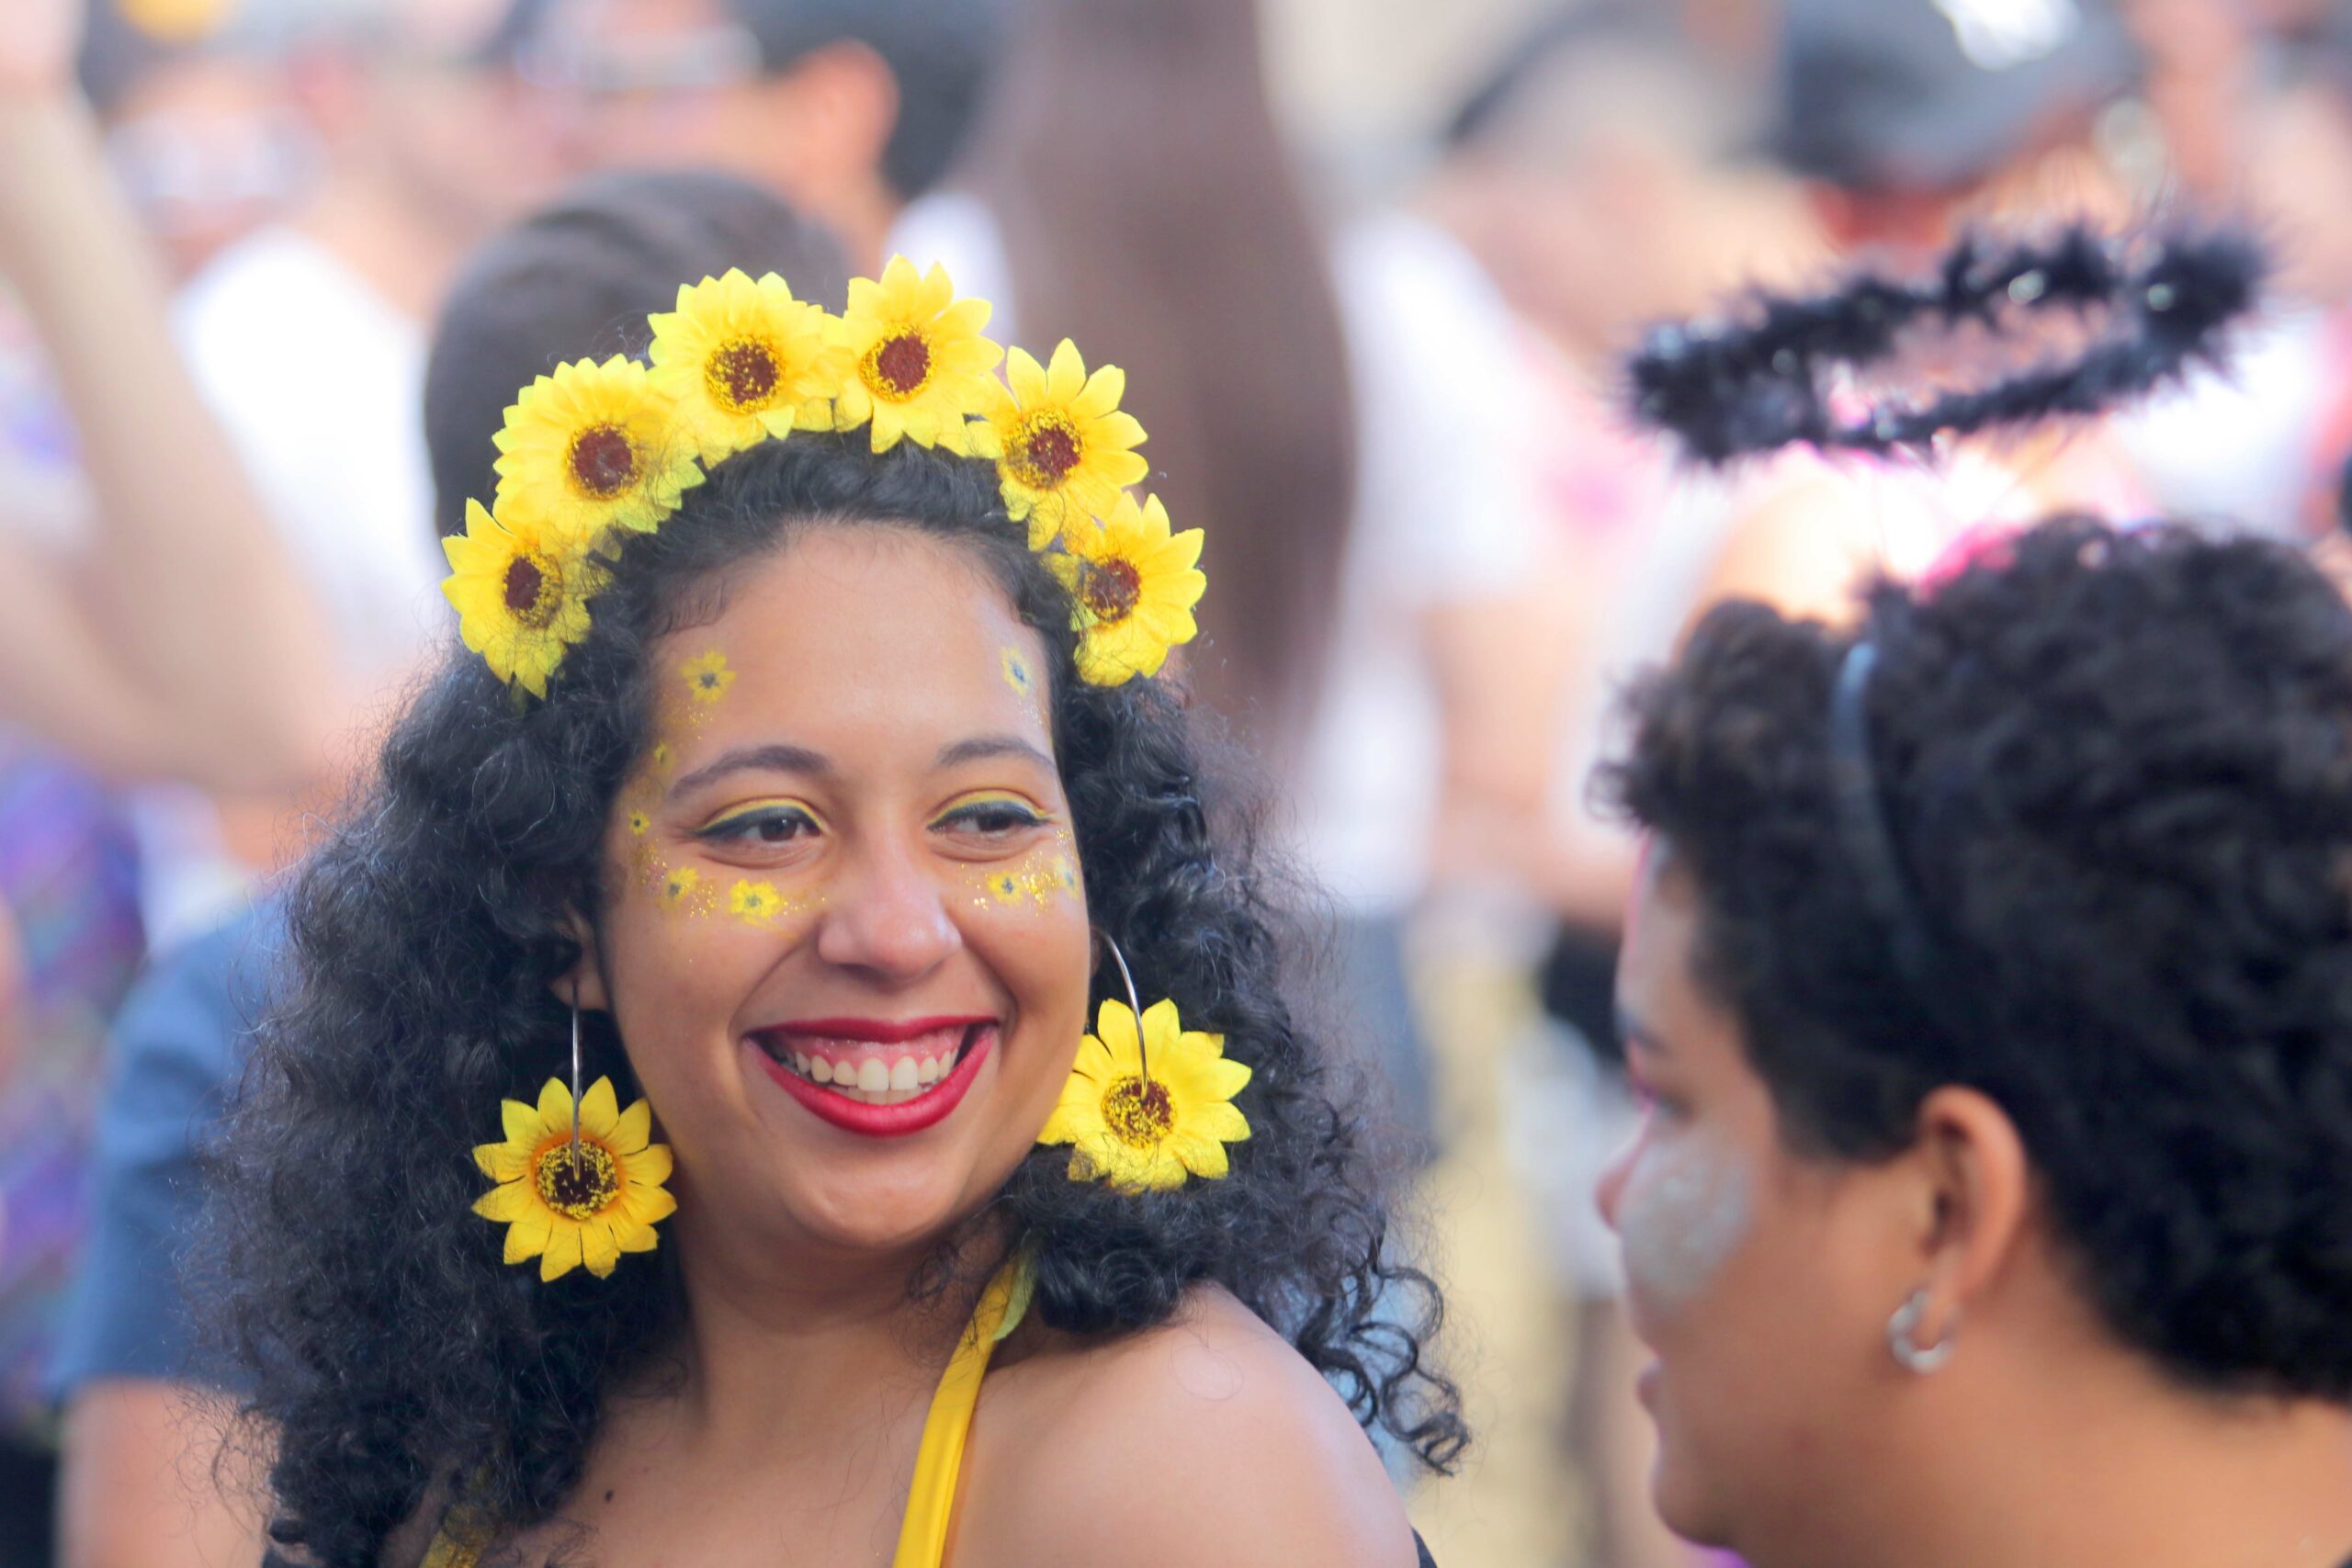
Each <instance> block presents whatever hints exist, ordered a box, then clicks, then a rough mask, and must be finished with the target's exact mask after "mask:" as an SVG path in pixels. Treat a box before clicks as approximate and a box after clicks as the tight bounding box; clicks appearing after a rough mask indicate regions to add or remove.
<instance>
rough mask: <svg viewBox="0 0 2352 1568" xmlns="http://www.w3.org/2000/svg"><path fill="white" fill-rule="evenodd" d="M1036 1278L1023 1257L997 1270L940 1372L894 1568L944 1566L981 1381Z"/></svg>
mask: <svg viewBox="0 0 2352 1568" xmlns="http://www.w3.org/2000/svg"><path fill="white" fill-rule="evenodd" d="M1030 1279H1031V1276H1030V1274H1029V1272H1028V1270H1027V1269H1024V1268H1023V1267H1022V1261H1021V1260H1020V1259H1018V1258H1016V1259H1014V1260H1013V1261H1012V1262H1011V1263H1008V1264H1006V1265H1005V1266H1004V1267H1003V1268H1002V1269H999V1270H998V1271H997V1276H996V1278H995V1279H993V1280H989V1288H988V1289H987V1290H985V1291H982V1292H980V1303H979V1305H978V1306H977V1307H975V1308H974V1309H973V1311H972V1322H971V1325H970V1326H969V1327H967V1328H966V1329H965V1330H964V1337H963V1340H962V1342H961V1343H959V1344H958V1345H957V1346H956V1355H955V1358H954V1359H951V1360H950V1361H949V1362H948V1363H947V1371H945V1372H944V1373H942V1374H941V1375H940V1379H939V1392H938V1393H934V1394H933V1395H932V1396H931V1414H930V1415H928V1416H924V1417H923V1423H922V1448H921V1449H920V1450H917V1451H916V1453H915V1483H914V1487H913V1489H912V1490H911V1491H910V1492H909V1493H908V1494H907V1514H906V1518H905V1520H904V1521H903V1522H902V1523H901V1524H900V1525H899V1550H898V1551H897V1552H896V1554H894V1555H893V1556H892V1557H891V1559H890V1568H941V1563H942V1562H944V1560H945V1557H946V1554H947V1521H948V1520H949V1518H950V1517H953V1516H954V1514H955V1512H956V1476H957V1474H958V1473H960V1472H962V1470H963V1468H964V1441H965V1439H966V1438H967V1437H969V1436H970V1435H971V1430H972V1409H973V1406H975V1405H977V1404H978V1403H979V1401H980V1379H981V1377H982V1376H983V1375H985V1374H986V1373H987V1371H988V1370H989V1355H990V1354H992V1353H993V1352H994V1351H995V1349H996V1345H997V1341H998V1340H1000V1339H1001V1338H1003V1337H1005V1336H1006V1335H1007V1334H1010V1333H1011V1332H1012V1328H1013V1325H1015V1324H1016V1323H1018V1322H1019V1321H1020V1314H1021V1311H1022V1309H1024V1308H1026V1307H1027V1306H1028V1304H1029V1292H1028V1290H1027V1289H1026V1287H1027V1286H1028V1284H1029V1283H1030Z"/></svg>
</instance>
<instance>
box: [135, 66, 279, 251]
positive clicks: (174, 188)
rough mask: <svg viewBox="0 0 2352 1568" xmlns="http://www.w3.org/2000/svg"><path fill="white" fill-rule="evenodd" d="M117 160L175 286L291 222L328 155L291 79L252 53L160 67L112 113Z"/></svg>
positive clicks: (143, 78) (138, 83)
mask: <svg viewBox="0 0 2352 1568" xmlns="http://www.w3.org/2000/svg"><path fill="white" fill-rule="evenodd" d="M107 154H108V157H109V159H110V160H111V162H112V163H113V164H114V167H115V171H116V173H117V175H119V177H120V179H121V181H122V184H123V188H124V190H125V191H126V193H128V195H129V196H130V200H131V204H132V205H133V206H134V207H136V208H137V209H139V214H140V217H141V220H143V221H144V222H145V224H146V226H147V228H148V231H150V232H151V233H152V234H153V236H154V237H155V240H156V243H158V245H159V246H161V248H162V250H163V253H164V262H165V265H167V266H168V267H169V268H170V270H171V274H172V276H173V277H174V278H175V279H182V280H184V279H186V278H188V277H190V276H194V275H195V274H196V272H197V271H198V269H200V268H201V267H202V266H203V265H204V264H205V263H206V262H208V261H209V260H211V258H212V257H213V255H214V254H216V253H218V252H219V251H220V249H221V248H222V247H223V246H225V245H228V244H229V243H232V242H233V241H235V240H237V239H239V238H241V237H242V236H243V235H244V234H246V233H248V232H250V231H253V230H254V229H256V228H259V227H260V226H261V225H262V224H264V223H266V222H269V221H271V220H275V219H277V218H281V217H283V216H285V214H286V213H288V211H290V210H292V209H293V208H294V207H296V206H297V205H298V204H299V203H300V201H301V200H302V199H303V198H304V197H307V196H308V195H309V194H310V192H311V188H312V186H314V185H315V184H316V182H317V180H318V177H319V172H320V166H321V163H322V158H323V156H324V153H323V150H322V146H321V144H320V141H319V137H318V134H317V132H316V131H315V130H313V129H312V128H311V125H310V124H309V123H308V122H307V121H306V120H305V119H304V118H303V116H302V114H301V113H300V110H299V109H298V108H297V107H296V105H295V102H294V99H293V95H292V92H291V88H290V85H289V83H288V80H287V75H286V72H285V71H284V69H283V68H282V66H281V65H280V64H278V63H277V62H273V61H269V60H266V59H264V58H261V57H259V56H257V55H254V54H245V53H227V52H210V53H191V54H185V55H179V56H175V57H172V58H168V59H165V60H163V61H159V62H156V63H155V64H154V65H153V66H152V67H151V68H149V69H147V70H146V71H144V72H142V73H141V74H140V75H139V77H138V78H137V80H135V81H133V82H132V83H130V85H129V86H128V87H127V88H126V90H125V91H124V92H123V94H122V96H120V98H119V99H118V100H117V101H116V102H115V103H114V104H112V105H111V106H110V107H109V112H108V113H107Z"/></svg>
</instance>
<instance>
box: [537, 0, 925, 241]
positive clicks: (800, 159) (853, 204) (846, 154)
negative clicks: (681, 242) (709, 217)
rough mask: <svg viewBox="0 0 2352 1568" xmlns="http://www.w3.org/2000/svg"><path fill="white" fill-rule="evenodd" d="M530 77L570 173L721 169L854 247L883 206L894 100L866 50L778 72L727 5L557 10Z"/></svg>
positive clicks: (600, 5)
mask: <svg viewBox="0 0 2352 1568" xmlns="http://www.w3.org/2000/svg"><path fill="white" fill-rule="evenodd" d="M523 69H524V71H525V73H526V75H527V76H528V77H529V78H530V80H531V81H532V83H533V85H534V86H535V87H536V88H537V90H538V91H539V92H541V93H543V94H544V95H546V101H547V102H548V104H549V105H550V106H551V107H552V113H553V118H554V122H555V124H556V126H557V127H558V134H559V136H560V142H561V145H562V148H563V153H564V156H565V158H566V160H567V162H568V163H569V164H570V165H571V167H572V168H573V169H575V170H579V171H585V170H588V169H597V168H616V167H618V168H663V167H698V168H713V169H720V170H724V171H726V172H728V173H730V174H735V175H742V176H743V177H745V178H747V179H751V180H754V181H757V182H758V183H760V184H761V185H763V186H766V187H767V188H768V189H770V190H772V191H774V192H775V194H776V195H778V196H780V197H783V198H784V199H786V201H788V202H790V203H792V204H793V205H794V206H796V207H797V208H799V209H802V210H803V211H806V212H808V213H809V214H810V215H811V216H813V217H816V218H818V219H820V220H823V221H826V222H828V223H829V224H831V226H833V227H834V228H835V229H837V230H839V231H842V232H843V233H844V234H853V235H854V234H855V233H857V232H858V231H860V230H861V229H863V228H865V227H867V226H868V225H867V224H866V223H865V218H866V217H867V215H868V213H869V211H870V209H871V208H872V206H873V205H874V203H875V202H876V200H877V199H881V198H883V196H884V186H883V182H882V178H881V175H880V165H881V158H882V150H883V148H884V146H885V145H886V144H887V143H888V140H889V135H890V130H891V128H892V127H893V126H894V125H895V124H896V122H897V118H898V90H897V85H896V82H895V79H894V78H893V76H892V75H891V73H890V70H889V68H888V66H887V65H885V64H884V63H883V62H882V61H881V59H880V58H879V57H878V56H876V54H875V53H874V52H873V51H871V50H869V49H867V48H865V46H864V45H862V44H858V43H854V42H841V43H835V44H830V45H827V46H825V47H823V48H820V49H817V50H814V51H810V52H809V53H808V54H807V55H804V56H802V57H801V58H800V59H798V60H796V61H793V62H789V63H788V64H786V66H785V67H784V68H782V69H780V70H774V71H771V70H768V69H766V68H765V66H764V65H763V61H762V59H761V54H760V49H759V45H758V43H757V41H756V40H755V39H753V38H752V34H751V33H750V32H749V31H747V30H746V29H745V28H743V27H742V26H741V24H740V23H739V22H737V20H736V19H735V17H734V14H733V12H732V11H731V10H729V7H728V6H727V5H726V4H725V0H553V4H552V5H551V6H549V8H548V12H547V14H546V15H545V17H543V18H542V19H541V20H540V22H539V24H538V25H537V28H535V29H534V31H533V35H532V38H531V39H530V40H529V42H528V44H527V45H526V48H525V51H524V56H523Z"/></svg>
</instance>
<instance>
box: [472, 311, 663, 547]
mask: <svg viewBox="0 0 2352 1568" xmlns="http://www.w3.org/2000/svg"><path fill="white" fill-rule="evenodd" d="M492 439H493V440H495V441H496V442H497V443H498V465H497V467H498V501H499V504H500V506H501V508H502V509H503V507H504V506H505V505H506V503H507V502H509V501H510V500H515V501H520V502H527V503H528V504H529V505H530V506H531V508H532V510H533V511H535V512H537V513H538V514H539V515H540V516H542V517H545V518H546V519H547V520H548V522H549V523H550V524H552V525H554V526H555V527H557V528H560V529H561V530H562V531H564V532H565V533H567V534H571V535H572V536H575V537H577V538H580V539H583V540H586V541H588V542H590V543H594V542H595V541H596V540H597V539H598V537H599V536H602V535H603V534H604V532H605V530H606V529H608V528H634V529H636V530H638V531H639V532H640V533H650V532H651V531H652V530H653V529H654V528H656V527H659V526H660V525H661V523H662V519H663V518H664V517H667V516H669V515H670V513H673V512H675V511H676V510H677V509H678V498H679V497H680V496H681V495H683V494H684V492H685V491H689V490H691V489H693V488H694V487H695V486H696V485H698V484H700V483H702V470H701V469H700V468H696V467H695V443H694V439H693V437H692V436H691V435H690V434H687V433H686V432H685V431H684V430H683V429H682V428H681V426H680V421H679V412H678V408H677V405H676V404H675V403H674V402H673V400H671V399H670V398H668V397H666V396H665V395H663V394H662V392H660V391H658V390H656V389H654V386H653V382H652V379H651V378H650V376H649V375H648V374H647V373H646V369H645V367H644V366H642V365H639V363H638V362H637V361H635V360H634V359H627V358H623V357H622V356H621V355H617V354H616V355H613V357H612V358H610V359H607V360H605V362H604V363H603V364H602V365H599V364H597V363H595V362H594V360H589V359H581V360H575V361H573V362H572V363H571V364H570V365H559V366H557V367H556V369H555V374H554V375H552V376H542V377H540V378H538V379H537V380H536V381H534V382H532V383H531V384H530V385H529V386H528V387H526V388H524V389H523V391H522V393H521V395H520V396H518V397H517V398H516V399H515V404H514V406H513V407H512V408H509V409H508V410H507V411H506V428H505V429H503V430H502V431H500V432H499V433H498V434H497V435H496V436H494V437H492Z"/></svg>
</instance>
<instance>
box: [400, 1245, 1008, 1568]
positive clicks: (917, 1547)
mask: <svg viewBox="0 0 2352 1568" xmlns="http://www.w3.org/2000/svg"><path fill="white" fill-rule="evenodd" d="M1024 1262H1025V1260H1024V1259H1022V1258H1014V1259H1013V1260H1012V1262H1010V1263H1008V1264H1006V1265H1005V1266H1004V1267H1003V1268H1002V1269H999V1270H998V1271H997V1276H996V1278H995V1279H993V1280H989V1286H988V1289H987V1290H985V1291H982V1292H980V1301H979V1304H978V1306H977V1307H975V1308H973V1310H972V1321H971V1323H970V1325H967V1327H966V1328H965V1330H964V1337H963V1339H962V1340H961V1341H959V1342H958V1343H957V1345H956V1354H955V1356H954V1357H953V1358H952V1359H950V1360H949V1361H948V1363H947V1371H945V1372H944V1373H943V1374H941V1376H940V1379H939V1392H938V1393H934V1394H933V1395H932V1396H931V1413H930V1414H929V1415H927V1416H924V1417H923V1423H922V1448H920V1449H919V1450H916V1452H915V1483H914V1487H913V1490H912V1491H910V1493H909V1494H908V1495H907V1514H906V1518H905V1519H904V1520H903V1521H902V1522H901V1523H900V1524H899V1550H898V1551H897V1553H896V1554H895V1555H893V1556H892V1557H891V1559H890V1568H941V1564H942V1562H943V1561H944V1558H945V1556H946V1553H947V1522H948V1520H949V1518H951V1517H953V1516H954V1514H955V1512H956V1476H957V1475H958V1474H959V1473H961V1472H962V1471H963V1468H964V1441H965V1439H966V1438H967V1437H969V1436H970V1434H971V1430H972V1411H973V1408H974V1407H975V1406H976V1405H978V1404H979V1402H980V1379H981V1378H982V1377H983V1376H985V1375H986V1374H987V1372H988V1370H989V1356H990V1355H992V1354H993V1353H994V1352H995V1350H996V1347H997V1341H998V1340H1000V1339H1002V1338H1003V1337H1005V1336H1006V1335H1008V1334H1010V1333H1012V1331H1013V1329H1014V1328H1016V1327H1018V1326H1019V1325H1020V1323H1021V1319H1022V1317H1023V1314H1026V1313H1027V1311H1028V1310H1029V1292H1030V1288H1031V1286H1032V1285H1033V1283H1034V1282H1035V1276H1034V1275H1032V1274H1031V1273H1030V1272H1029V1270H1028V1269H1027V1268H1026V1267H1025V1266H1024ZM461 1511H462V1510H458V1509H453V1510H451V1514H452V1517H451V1518H450V1519H449V1520H447V1521H444V1523H443V1524H442V1527H441V1533H440V1534H438V1535H437V1536H435V1538H434V1540H433V1545H432V1547H431V1548H430V1549H429V1550H428V1551H426V1552H425V1554H424V1563H423V1564H422V1568H475V1564H476V1563H477V1562H479V1561H480V1560H481V1546H480V1545H479V1544H478V1543H477V1542H476V1541H475V1540H472V1539H471V1533H472V1532H470V1531H469V1530H466V1529H462V1528H461V1527H459V1526H458V1523H457V1520H456V1515H457V1514H458V1513H459V1512H461Z"/></svg>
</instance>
